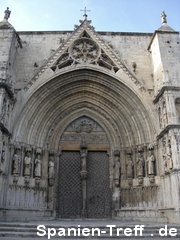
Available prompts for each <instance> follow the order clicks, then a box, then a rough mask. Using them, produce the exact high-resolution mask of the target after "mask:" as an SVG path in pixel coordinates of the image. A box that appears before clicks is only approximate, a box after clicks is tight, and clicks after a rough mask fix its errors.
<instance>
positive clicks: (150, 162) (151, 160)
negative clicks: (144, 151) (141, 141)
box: [146, 150, 155, 175]
mask: <svg viewBox="0 0 180 240" xmlns="http://www.w3.org/2000/svg"><path fill="white" fill-rule="evenodd" d="M146 162H147V173H148V175H155V157H154V155H153V154H152V151H151V150H149V153H148V158H147V160H146Z"/></svg>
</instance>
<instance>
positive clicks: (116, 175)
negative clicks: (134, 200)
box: [114, 150, 121, 187]
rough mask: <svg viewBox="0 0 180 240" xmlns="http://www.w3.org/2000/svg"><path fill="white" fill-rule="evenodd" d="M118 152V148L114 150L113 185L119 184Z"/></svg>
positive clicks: (117, 185)
mask: <svg viewBox="0 0 180 240" xmlns="http://www.w3.org/2000/svg"><path fill="white" fill-rule="evenodd" d="M120 174H121V171H120V152H119V150H115V151H114V184H115V187H119V186H120Z"/></svg>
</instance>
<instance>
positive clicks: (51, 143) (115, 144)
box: [46, 107, 123, 150]
mask: <svg viewBox="0 0 180 240" xmlns="http://www.w3.org/2000/svg"><path fill="white" fill-rule="evenodd" d="M84 116H86V117H87V118H90V119H92V120H93V121H95V122H96V123H97V124H98V125H99V126H101V127H102V129H103V130H104V133H105V135H106V136H107V139H108V145H107V144H106V146H105V145H104V149H106V150H109V149H115V148H120V146H121V145H122V141H123V140H122V139H121V135H120V133H119V132H117V130H116V128H113V126H112V124H111V121H113V120H111V121H108V119H105V118H104V117H103V116H102V115H100V114H99V113H97V112H95V111H93V110H92V109H88V108H85V107H84V108H82V109H78V110H76V111H74V112H73V113H71V114H68V115H67V116H65V117H64V118H63V119H62V120H61V122H60V123H59V124H58V125H57V126H56V127H55V128H53V130H52V131H51V130H50V131H49V133H48V135H47V138H46V143H47V145H48V147H49V148H53V147H54V148H55V149H57V150H58V149H59V146H60V148H61V141H60V140H61V137H62V135H63V133H64V132H65V130H66V128H67V127H68V126H69V125H70V124H71V123H72V122H74V121H75V120H76V119H79V118H82V117H84ZM114 125H115V123H114ZM50 135H51V136H50ZM78 148H79V145H78Z"/></svg>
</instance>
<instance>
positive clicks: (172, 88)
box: [153, 86, 180, 104]
mask: <svg viewBox="0 0 180 240" xmlns="http://www.w3.org/2000/svg"><path fill="white" fill-rule="evenodd" d="M168 90H172V91H180V87H173V86H164V87H162V88H161V90H160V91H159V93H158V94H157V95H156V96H155V99H154V100H153V103H154V104H155V103H157V102H158V101H159V98H160V97H161V96H162V95H163V94H164V92H165V91H168Z"/></svg>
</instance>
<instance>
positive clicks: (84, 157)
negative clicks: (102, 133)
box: [80, 144, 87, 178]
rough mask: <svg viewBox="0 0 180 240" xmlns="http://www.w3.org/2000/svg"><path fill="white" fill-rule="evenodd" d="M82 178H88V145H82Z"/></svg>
mask: <svg viewBox="0 0 180 240" xmlns="http://www.w3.org/2000/svg"><path fill="white" fill-rule="evenodd" d="M80 153H81V167H82V168H81V169H82V171H81V177H82V178H86V177H87V169H86V167H87V166H86V165H87V146H86V145H82V144H81V151H80Z"/></svg>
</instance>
